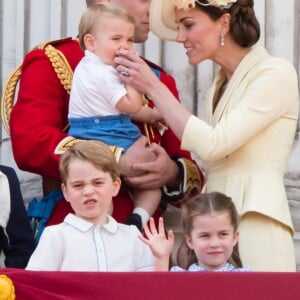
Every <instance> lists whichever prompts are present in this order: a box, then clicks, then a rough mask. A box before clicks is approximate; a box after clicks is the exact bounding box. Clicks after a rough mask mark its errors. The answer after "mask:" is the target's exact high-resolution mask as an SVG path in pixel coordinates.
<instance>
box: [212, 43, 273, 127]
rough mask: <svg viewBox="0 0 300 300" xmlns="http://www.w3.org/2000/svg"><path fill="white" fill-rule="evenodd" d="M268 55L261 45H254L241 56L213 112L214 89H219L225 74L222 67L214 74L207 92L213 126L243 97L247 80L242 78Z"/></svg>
mask: <svg viewBox="0 0 300 300" xmlns="http://www.w3.org/2000/svg"><path fill="white" fill-rule="evenodd" d="M266 57H268V54H267V52H266V50H265V49H264V48H262V47H255V48H252V49H251V50H250V52H249V53H248V54H247V55H246V56H245V57H244V58H243V60H242V61H241V63H240V64H239V65H238V67H237V69H236V70H235V72H234V73H233V75H232V77H231V79H230V81H229V83H228V86H227V88H226V90H225V92H224V94H223V95H222V97H221V99H220V101H219V103H218V105H217V107H216V110H215V112H214V113H213V99H214V95H215V93H216V91H219V88H220V86H221V84H222V83H223V82H224V80H225V74H224V72H223V70H222V69H220V70H219V72H218V73H217V75H216V78H215V80H214V82H213V84H212V88H211V90H210V92H209V94H208V99H207V100H208V103H209V107H208V116H207V118H208V120H209V123H210V124H212V125H213V126H215V125H216V124H217V123H218V122H219V121H220V119H222V118H223V117H224V116H225V115H226V114H227V112H228V111H230V110H231V109H232V108H233V107H234V106H235V105H236V104H237V103H238V102H240V100H241V99H242V97H243V94H244V92H245V90H246V88H247V86H245V84H248V83H249V82H248V80H244V79H245V78H246V77H248V76H249V75H251V73H252V72H254V71H255V69H256V67H257V66H258V65H259V63H260V62H261V61H263V60H265V59H266Z"/></svg>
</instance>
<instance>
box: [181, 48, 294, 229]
mask: <svg viewBox="0 0 300 300" xmlns="http://www.w3.org/2000/svg"><path fill="white" fill-rule="evenodd" d="M224 80H225V76H224V73H223V72H222V70H220V71H219V73H218V74H217V76H216V78H215V80H214V82H213V85H212V88H211V90H210V92H209V94H208V98H207V108H206V114H205V120H204V121H205V122H204V121H201V120H200V119H199V118H197V117H195V116H191V117H190V119H189V120H188V122H187V125H186V127H185V130H184V134H183V138H182V143H181V147H182V148H183V149H184V150H188V151H191V152H193V153H195V154H196V155H197V156H198V157H199V158H200V160H201V161H202V162H203V166H204V168H205V172H206V184H205V186H204V189H203V192H211V191H220V192H223V193H225V194H227V195H228V196H231V197H232V199H233V201H234V202H235V204H236V206H237V209H238V212H239V213H240V214H241V215H243V214H245V213H246V212H250V211H254V212H259V213H261V214H264V215H267V216H269V217H271V218H274V219H276V220H278V221H280V222H282V223H284V224H286V225H287V226H289V228H290V229H291V230H292V231H293V225H292V221H291V216H290V212H289V207H288V201H287V196H286V192H285V187H284V182H283V177H284V172H285V169H286V165H287V160H288V156H289V153H290V151H291V149H292V145H293V141H294V135H295V130H296V126H297V119H298V80H297V73H296V71H295V69H294V67H293V66H292V65H291V64H290V63H289V62H287V61H286V60H283V59H280V58H275V57H272V56H270V55H269V54H268V53H267V52H266V50H265V49H264V48H262V47H255V48H253V49H251V51H250V52H249V53H248V54H247V55H246V56H245V57H244V58H243V60H242V61H241V63H240V64H239V66H238V67H237V69H236V71H235V72H234V74H233V76H232V78H231V80H230V82H229V83H228V86H227V89H226V91H225V93H224V94H223V96H222V98H221V99H220V102H219V104H218V106H217V108H216V110H215V112H214V113H212V105H213V99H214V95H215V92H216V91H218V89H219V87H220V85H221V84H222V83H223V82H224Z"/></svg>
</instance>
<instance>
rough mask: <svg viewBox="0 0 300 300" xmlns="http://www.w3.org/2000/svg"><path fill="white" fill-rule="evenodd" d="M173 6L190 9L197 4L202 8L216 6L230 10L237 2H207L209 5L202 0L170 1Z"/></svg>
mask: <svg viewBox="0 0 300 300" xmlns="http://www.w3.org/2000/svg"><path fill="white" fill-rule="evenodd" d="M170 1H171V2H172V4H173V5H174V6H175V7H176V8H178V9H188V8H191V7H195V5H196V3H197V4H199V5H202V6H216V7H219V8H221V9H223V8H230V7H231V5H232V4H233V3H235V2H236V1H237V0H207V3H203V2H201V1H200V0H170Z"/></svg>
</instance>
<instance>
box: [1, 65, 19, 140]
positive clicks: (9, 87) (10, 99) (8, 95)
mask: <svg viewBox="0 0 300 300" xmlns="http://www.w3.org/2000/svg"><path fill="white" fill-rule="evenodd" d="M21 69H22V64H20V65H19V66H18V67H17V68H16V69H15V70H14V71H13V72H12V73H11V74H10V76H9V77H8V79H7V81H6V83H5V85H4V88H3V93H2V96H1V120H2V125H3V127H4V129H5V131H6V132H7V134H8V135H10V130H9V119H10V113H11V111H12V108H13V105H14V99H15V93H16V87H17V84H18V81H19V79H20V76H21V73H22V70H21Z"/></svg>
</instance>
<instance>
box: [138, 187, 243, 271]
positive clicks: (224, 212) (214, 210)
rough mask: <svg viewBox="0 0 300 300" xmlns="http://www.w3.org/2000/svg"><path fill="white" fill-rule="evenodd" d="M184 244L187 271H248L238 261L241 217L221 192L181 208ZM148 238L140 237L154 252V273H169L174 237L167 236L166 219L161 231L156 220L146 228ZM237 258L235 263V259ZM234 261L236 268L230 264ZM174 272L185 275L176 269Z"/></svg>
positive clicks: (178, 267) (206, 195) (180, 269)
mask: <svg viewBox="0 0 300 300" xmlns="http://www.w3.org/2000/svg"><path fill="white" fill-rule="evenodd" d="M182 224H183V230H184V240H185V244H186V246H187V247H188V251H187V252H186V253H187V258H186V259H187V271H194V272H203V271H249V269H247V268H243V267H242V264H241V262H240V260H239V259H238V252H237V242H238V236H239V233H238V230H237V227H238V214H237V211H236V208H235V205H234V203H233V202H232V200H231V198H229V197H227V196H225V195H224V194H222V193H219V192H211V193H207V194H200V195H198V196H196V197H194V198H193V199H192V200H191V201H190V202H188V203H187V204H185V205H184V206H183V207H182ZM144 228H145V235H146V237H147V238H145V237H142V236H140V239H141V240H143V241H144V242H145V243H146V244H147V245H148V246H149V247H150V248H151V250H152V252H153V255H154V257H155V270H157V271H167V270H168V269H169V257H170V254H171V252H172V248H173V245H174V234H173V232H172V231H169V232H168V234H167V237H166V235H165V230H164V223H163V219H162V218H160V220H159V225H158V231H157V230H156V228H155V225H154V222H153V220H151V221H150V227H148V225H146V226H145V227H144ZM235 254H236V255H237V256H236V258H237V259H235V260H233V256H234V255H235ZM230 259H232V260H233V261H235V263H234V264H232V263H229V260H230ZM171 271H186V269H185V268H182V267H180V266H174V267H172V268H171Z"/></svg>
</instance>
